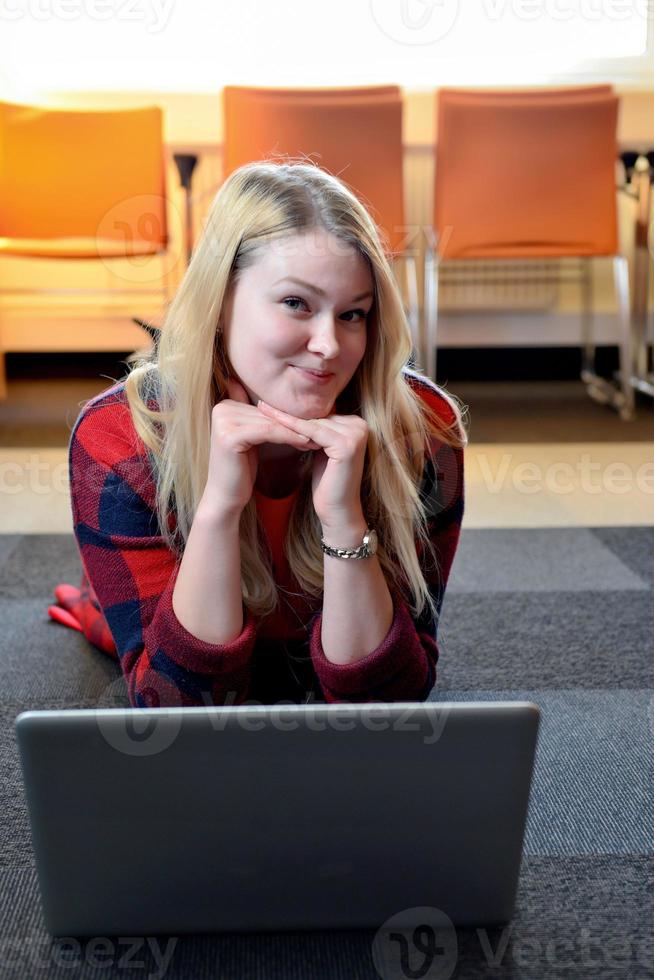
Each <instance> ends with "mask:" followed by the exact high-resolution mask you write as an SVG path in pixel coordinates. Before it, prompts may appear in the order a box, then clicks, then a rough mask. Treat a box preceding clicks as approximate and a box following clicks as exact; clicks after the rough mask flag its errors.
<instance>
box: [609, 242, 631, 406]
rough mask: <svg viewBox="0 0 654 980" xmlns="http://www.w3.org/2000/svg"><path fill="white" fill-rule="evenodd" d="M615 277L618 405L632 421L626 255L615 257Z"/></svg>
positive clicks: (629, 301) (629, 303) (629, 317)
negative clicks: (618, 348) (618, 322)
mask: <svg viewBox="0 0 654 980" xmlns="http://www.w3.org/2000/svg"><path fill="white" fill-rule="evenodd" d="M613 277H614V281H615V292H616V296H617V298H618V311H619V317H620V388H621V391H622V403H621V404H618V408H619V411H620V418H621V419H624V420H625V421H631V420H632V419H633V418H634V417H635V414H636V398H635V392H634V387H633V384H632V378H633V374H634V341H633V331H632V322H631V300H630V296H629V265H628V262H627V259H626V257H625V256H624V255H614V256H613Z"/></svg>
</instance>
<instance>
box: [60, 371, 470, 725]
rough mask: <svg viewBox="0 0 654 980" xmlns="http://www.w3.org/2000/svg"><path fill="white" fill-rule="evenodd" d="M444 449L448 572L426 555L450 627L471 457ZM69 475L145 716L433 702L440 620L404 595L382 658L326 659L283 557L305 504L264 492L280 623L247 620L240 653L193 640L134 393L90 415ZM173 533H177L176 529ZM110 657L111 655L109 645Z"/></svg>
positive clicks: (307, 603)
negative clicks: (448, 601) (292, 516)
mask: <svg viewBox="0 0 654 980" xmlns="http://www.w3.org/2000/svg"><path fill="white" fill-rule="evenodd" d="M405 374H406V378H407V380H408V381H409V383H410V384H411V385H412V386H413V387H414V388H415V389H416V390H417V391H418V392H419V393H420V395H421V396H422V398H424V399H425V401H427V402H429V404H431V405H432V406H434V407H435V408H436V409H437V411H438V412H439V414H440V415H441V416H442V417H443V418H445V419H447V420H448V421H451V420H452V418H453V411H452V407H451V405H450V402H449V401H448V400H447V398H446V397H445V396H444V395H443V394H442V393H441V392H440V390H439V389H437V388H436V387H435V386H434V385H433V383H432V382H430V381H429V380H428V379H427V378H425V377H423V376H422V375H418V374H416V373H415V372H413V371H411V370H410V369H408V368H405ZM432 449H433V452H434V458H435V463H436V466H435V467H434V465H433V464H432V462H431V460H429V459H428V460H427V463H426V466H425V470H424V472H423V477H422V484H421V495H422V497H423V499H425V500H426V505H427V515H428V522H429V523H428V527H429V531H430V540H431V542H432V544H433V547H434V551H435V555H436V557H437V561H438V567H436V566H435V565H434V564H433V562H431V561H429V562H425V561H424V555H423V549H422V548H421V547H419V546H418V548H417V554H418V556H419V559H420V562H421V567H422V569H423V573H424V575H425V579H426V581H427V582H428V584H429V588H430V593H431V595H432V596H433V598H434V600H435V602H436V607H437V610H438V612H439V613H440V609H441V604H442V601H443V594H444V591H445V586H446V584H447V580H448V576H449V573H450V568H451V565H452V561H453V558H454V554H455V551H456V547H457V544H458V539H459V533H460V528H461V520H462V517H463V451H462V450H461V449H457V448H454V449H453V448H451V447H449V446H446V445H444V444H442V443H440V442H435V443H434V444H433V447H432ZM69 470H70V487H71V501H72V511H73V526H74V532H75V538H76V540H77V544H78V547H79V551H80V556H81V559H82V566H83V570H84V573H85V574H84V575H83V580H82V585H83V587H84V588H86V590H87V593H88V596H89V601H91V602H92V603H94V604H95V606H96V608H98V609H100V610H101V612H102V613H103V616H104V618H103V619H102V620H101V621H100V626H98V624H96V630H97V629H98V628H101V629H103V630H105V631H106V633H107V635H108V633H110V635H111V637H112V638H113V641H114V644H115V648H116V652H115V657H116V659H117V660H118V661H119V663H120V666H121V669H122V671H123V674H124V676H125V678H126V681H127V689H128V696H129V699H130V703H131V704H132V706H134V707H158V706H173V705H179V706H193V705H207V704H209V705H210V704H242V703H244V702H246V701H248V702H250V703H267V704H273V703H277V702H278V701H281V700H285V701H292V702H304V701H307V700H311V699H314V700H318V701H325V702H341V701H343V702H345V701H350V702H363V701H403V700H411V701H416V700H425V699H426V698H427V696H428V694H429V692H430V690H431V689H432V687H433V686H434V683H435V680H436V663H437V660H438V656H439V650H438V645H437V640H436V633H437V618H436V619H434V618H433V617H432V616H431V615H430V614H429V612H428V610H425V611H424V612H423V614H422V616H421V617H420V618H419V619H417V620H414V619H413V618H412V616H411V614H410V611H409V609H408V606H407V604H406V602H405V601H404V599H403V598H402V597H401V596H400V595H398V593H397V591H396V590H395V589H391V594H392V596H393V606H394V614H393V621H392V624H391V626H390V629H389V631H388V633H387V635H386V636H385V638H384V639H383V641H382V643H381V644H380V645H379V646H378V647H377V648H376V649H375V650H373V651H372V652H370V653H369V654H368V655H367V656H365V657H363V658H362V659H360V660H358V661H357V662H355V663H350V664H335V663H332V662H331V661H329V660H328V659H327V657H326V656H325V654H324V652H323V649H322V644H321V625H322V608H321V604H320V602H317V601H316V599H315V598H313V597H309V596H307V595H306V594H305V593H304V592H303V590H302V589H301V587H300V586H299V584H298V583H297V581H296V580H295V578H294V577H293V576H292V575H291V573H290V570H289V568H288V563H287V562H286V558H285V555H284V552H283V537H284V532H285V529H286V524H287V521H288V516H289V513H290V510H291V507H292V503H293V500H294V497H295V494H292V495H291V496H290V497H287V498H285V499H283V500H270V499H268V498H264V497H262V495H260V494H259V493H257V492H255V500H256V501H257V507H258V509H259V514H260V516H261V519H262V523H263V525H264V528H265V530H266V534H267V537H268V540H269V542H270V544H271V550H272V554H273V573H274V575H275V580H276V582H277V583H278V585H280V586H281V587H282V589H284V590H286V591H284V592H283V593H282V595H283V596H284V601H283V605H282V607H281V609H278V610H276V611H275V612H274V613H273V614H271V615H270V616H268V617H265V618H264V619H260V618H258V617H255V616H253V615H252V613H251V612H250V611H249V610H248V609H246V608H245V606H244V610H243V612H244V622H243V629H242V632H241V633H240V635H239V636H237V637H236V638H235V639H234V640H232V641H231V642H230V643H221V644H214V643H206V642H204V641H203V640H200V639H198V638H197V637H196V636H194V635H193V634H191V633H189V632H188V631H187V630H186V629H185V628H184V627H183V626H182V624H181V623H180V622H179V620H178V619H177V617H176V616H175V613H174V611H173V606H172V595H173V590H174V587H175V582H176V578H177V573H178V570H179V565H180V561H181V559H180V558H179V557H178V556H177V555H175V554H174V553H173V552H172V551H171V550H170V549H169V548H168V547H167V546H166V544H165V543H164V539H163V537H162V536H161V534H160V532H159V528H158V525H157V519H156V515H155V496H156V488H155V484H154V479H153V475H152V469H151V465H150V462H149V458H148V453H147V450H146V447H145V446H144V444H143V442H142V440H141V439H140V437H139V436H138V435H137V433H136V430H135V428H134V425H133V422H132V418H131V414H130V410H129V405H128V404H127V400H126V397H125V393H124V386H123V383H122V382H118V383H117V384H115V385H114V386H113V387H111V388H109V389H107V390H106V391H104V392H102V393H101V394H100V395H98V396H97V397H95V398H93V399H92V400H91V401H90V402H88V403H87V404H86V405H85V406H84V408H83V409H82V411H81V412H80V414H79V416H78V418H77V421H76V422H75V425H74V428H73V431H72V434H71V439H70V445H69ZM296 492H297V491H296ZM169 526H170V527H171V530H172V529H173V528H174V526H175V523H174V515H172V517H171V522H170V524H169ZM86 579H88V583H90V587H89V586H88V585H87V584H86V581H85V580H86ZM89 639H91V641H92V642H93V637H92V636H90V637H89ZM103 648H104V649H105V652H108V651H107V644H106V642H105V643H104V644H103Z"/></svg>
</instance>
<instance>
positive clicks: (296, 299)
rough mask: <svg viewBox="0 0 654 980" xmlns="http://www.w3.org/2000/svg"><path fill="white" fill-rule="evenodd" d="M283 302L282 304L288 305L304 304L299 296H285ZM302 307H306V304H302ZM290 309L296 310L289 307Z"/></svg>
mask: <svg viewBox="0 0 654 980" xmlns="http://www.w3.org/2000/svg"><path fill="white" fill-rule="evenodd" d="M283 302H284V303H289V302H290V303H304V300H303V299H302V298H301V297H300V296H287V297H286V299H285V300H283ZM304 305H305V306H306V305H307V304H306V303H304ZM290 308H291V309H296V307H290Z"/></svg>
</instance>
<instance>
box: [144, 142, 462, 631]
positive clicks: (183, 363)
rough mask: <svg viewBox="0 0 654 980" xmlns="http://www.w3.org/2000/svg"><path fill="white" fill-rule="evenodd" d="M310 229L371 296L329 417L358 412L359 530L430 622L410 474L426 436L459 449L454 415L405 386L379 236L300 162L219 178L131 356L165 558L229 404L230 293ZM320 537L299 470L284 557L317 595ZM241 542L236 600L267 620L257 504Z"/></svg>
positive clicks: (400, 326) (183, 529) (396, 297)
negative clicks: (358, 352) (222, 406)
mask: <svg viewBox="0 0 654 980" xmlns="http://www.w3.org/2000/svg"><path fill="white" fill-rule="evenodd" d="M316 228H322V229H324V230H326V231H327V232H330V233H331V234H333V235H334V236H336V237H337V238H338V239H339V240H341V241H343V242H345V243H347V244H349V245H351V246H352V247H354V248H355V249H357V250H358V251H359V253H360V254H362V255H363V256H364V258H366V259H367V261H368V263H369V267H370V270H371V273H372V276H373V282H374V299H373V305H372V308H371V311H370V314H369V316H368V320H367V340H366V349H365V353H364V356H363V358H362V360H361V363H360V364H359V366H358V368H357V371H356V372H355V374H354V376H353V377H352V379H351V380H350V382H349V384H348V385H347V387H346V388H345V390H344V391H342V392H341V394H340V395H339V397H338V399H337V401H336V406H337V409H338V411H339V413H344V414H353V413H356V414H359V415H361V417H362V418H364V419H365V421H366V422H367V424H368V428H369V440H368V450H367V453H366V460H365V465H364V473H363V479H362V487H361V496H362V500H365V508H364V509H365V514H366V518H367V520H368V523H369V526H370V527H374V528H376V530H377V534H378V540H379V545H378V558H379V561H380V563H381V565H382V568H383V570H384V573H385V576H386V580H387V582H388V583H389V586H392V587H395V588H399V589H400V590H401V591H402V592H403V594H404V595H405V597H406V598H407V601H408V602H409V603H410V606H411V611H412V613H413V615H414V616H418V615H420V614H421V613H422V611H423V609H424V606H425V604H428V606H429V608H430V611H431V613H432V615H436V612H437V611H436V608H435V605H434V602H433V600H432V598H431V596H430V594H429V589H428V586H427V583H426V581H425V577H424V575H423V572H422V570H421V567H420V562H419V558H418V555H417V552H416V540H415V537H416V536H417V539H418V540H419V541H421V542H422V545H423V547H425V548H427V549H429V548H430V543H429V537H428V529H427V516H426V513H425V507H424V504H423V502H422V500H421V495H420V493H419V489H420V477H421V474H422V472H423V467H424V464H425V461H426V458H427V456H426V454H428V453H430V452H431V450H430V446H431V444H432V438H433V437H435V438H436V440H437V442H440V443H443V444H446V445H448V446H452V447H462V446H464V445H465V444H466V441H467V437H466V433H465V428H464V424H463V421H462V411H461V408H460V406H459V405H458V403H457V400H456V399H455V398H453V396H452V395H451V394H449V393H448V394H447V396H446V397H447V401H448V402H449V404H450V406H451V408H452V410H453V421H452V422H451V423H450V424H449V425H448V424H447V423H445V422H444V421H443V420H442V419H441V418H440V417H439V416H438V415H437V414H436V412H432V410H431V409H430V408H429V406H427V405H426V404H425V402H424V400H423V399H422V398H421V397H420V395H418V394H417V393H415V392H414V391H413V390H412V389H411V387H410V385H409V383H408V382H407V380H406V378H405V376H404V374H403V368H405V366H406V365H407V364H408V362H409V358H410V356H411V352H412V348H413V344H412V338H411V331H410V328H409V325H408V322H407V318H406V315H405V312H404V307H403V303H402V298H401V295H400V292H399V289H398V286H397V283H396V280H395V277H394V274H393V270H392V268H391V265H390V264H389V261H388V258H387V256H386V254H385V251H384V247H383V245H382V240H381V238H380V232H379V231H378V229H377V227H376V225H375V223H374V221H373V220H372V218H371V216H370V214H369V213H368V211H367V210H366V208H365V207H364V206H363V204H361V203H360V201H359V200H358V199H357V197H356V196H355V195H354V194H353V193H352V192H351V191H350V190H349V189H348V188H347V187H346V186H345V185H344V184H343V183H342V182H341V181H340V180H338V179H337V178H336V177H334V176H332V175H331V174H329V173H327V172H326V171H324V170H321V169H320V168H319V167H318V166H316V165H315V164H312V163H310V162H309V163H307V162H304V161H303V162H296V161H292V160H291V161H290V162H285V163H278V162H272V161H269V160H264V161H258V162H256V163H250V164H247V165H245V166H242V167H240V168H239V169H238V170H235V171H234V172H233V173H232V174H231V175H230V176H229V177H228V178H227V180H226V181H225V182H224V183H223V185H222V186H221V188H220V190H219V191H218V193H217V194H216V197H215V199H214V201H213V203H212V205H211V208H210V210H209V213H208V216H207V219H206V222H205V228H204V230H203V234H202V236H201V238H200V241H199V242H198V244H197V246H196V247H195V250H194V252H193V256H192V259H191V262H190V263H189V266H188V268H187V270H186V273H185V275H184V278H183V280H182V282H181V284H180V286H179V288H178V290H177V292H176V294H175V296H174V298H173V299H172V301H171V303H170V305H169V308H168V310H167V312H166V315H165V318H164V321H163V324H162V329H161V335H160V337H159V339H158V343H157V344H156V345H155V346H154V347H153V349H152V350H151V351H149V352H147V353H146V354H138V353H137V354H136V355H131V356H130V358H128V363H129V364H130V370H129V373H128V374H127V375H126V377H125V393H126V397H127V400H128V403H129V406H130V410H131V414H132V418H133V421H134V425H135V428H136V431H137V433H138V435H139V436H140V437H141V439H142V440H143V442H144V444H145V446H146V448H147V450H148V454H149V457H150V460H151V463H152V467H153V474H154V476H155V481H156V485H157V513H158V520H159V526H160V530H161V534H162V536H163V537H164V539H165V541H166V543H167V544H168V546H169V547H170V548H172V549H173V550H174V551H175V552H177V553H178V554H181V553H182V552H183V549H184V546H185V543H186V540H187V538H188V534H189V531H190V528H191V525H192V522H193V517H194V514H195V511H196V508H197V506H198V503H199V501H200V498H201V496H202V493H203V491H204V489H205V484H206V481H207V476H208V467H209V450H210V436H211V412H212V408H213V406H214V405H215V404H216V403H217V402H218V401H220V400H221V399H222V398H224V397H226V396H227V388H226V379H227V377H228V376H229V375H232V376H236V375H235V372H234V371H233V370H231V366H230V364H229V359H228V356H227V352H226V349H225V345H224V339H223V332H222V319H221V313H222V310H223V304H224V301H225V297H226V295H227V291H228V289H229V287H230V286H231V285H232V283H233V282H234V281H235V280H236V278H237V277H238V276H239V274H240V273H241V271H242V270H243V269H245V268H246V267H248V266H249V265H251V264H252V263H253V262H254V261H255V260H256V257H257V255H258V254H259V250H260V249H261V248H264V247H265V246H266V244H267V243H269V242H272V241H274V240H275V239H277V238H279V237H281V236H287V235H291V234H293V233H301V232H304V231H310V230H312V229H316ZM439 390H440V389H439ZM320 534H321V526H320V522H319V520H318V518H317V515H316V513H315V511H314V508H313V503H312V492H311V466H310V460H309V465H306V466H305V467H304V468H303V471H302V480H301V485H300V490H299V493H298V496H297V499H296V502H295V505H294V508H293V511H292V513H291V517H290V520H289V527H288V531H287V536H286V543H285V548H286V554H287V557H288V562H289V566H290V569H291V571H292V572H293V574H294V575H295V577H296V579H297V581H298V583H299V584H300V586H301V587H302V588H303V589H304V590H305V591H306V592H307V593H308V594H309V595H311V596H314V597H318V596H320V595H321V593H322V591H323V561H324V556H323V553H322V549H321V546H320ZM239 536H240V545H241V583H242V593H243V601H244V604H245V606H246V607H247V608H249V609H250V610H251V611H252V612H253V614H255V615H258V616H261V617H263V616H265V615H267V614H269V613H271V612H273V610H274V609H275V608H276V607H277V604H278V602H279V593H278V588H277V585H276V583H275V581H274V578H273V573H272V568H271V561H270V554H269V551H267V549H266V548H265V547H262V546H263V545H264V542H265V540H266V539H265V534H264V533H263V530H262V525H261V524H260V522H259V518H258V514H257V508H256V503H255V500H254V498H251V499H250V501H249V503H248V504H247V506H246V507H245V509H244V510H243V512H242V514H241V521H240V530H239ZM432 554H433V550H432ZM407 586H408V588H409V590H410V594H407V592H406V587H407Z"/></svg>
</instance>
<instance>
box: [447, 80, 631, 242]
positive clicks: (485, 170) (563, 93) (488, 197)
mask: <svg viewBox="0 0 654 980" xmlns="http://www.w3.org/2000/svg"><path fill="white" fill-rule="evenodd" d="M436 105H437V134H436V139H437V148H436V170H435V187H434V227H435V230H436V232H437V238H438V244H437V249H438V254H439V256H440V257H441V258H443V259H455V258H500V257H503V258H524V257H537V256H543V257H547V256H549V257H565V256H587V255H614V254H615V253H616V252H617V250H618V225H617V201H616V160H617V155H618V145H617V135H616V130H617V119H618V107H619V98H618V96H616V95H615V94H614V93H613V90H612V88H611V86H610V85H597V86H577V87H570V88H559V89H551V90H533V89H532V90H518V91H510V90H508V91H497V90H496V91H492V90H491V91H488V90H470V89H468V90H466V89H440V90H439V91H438V92H437V99H436Z"/></svg>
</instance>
